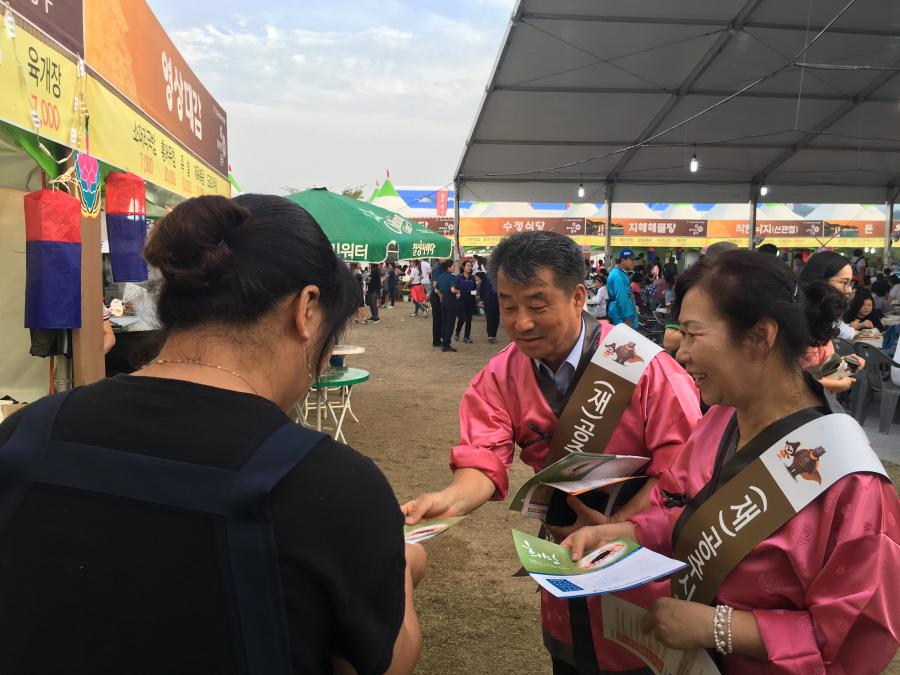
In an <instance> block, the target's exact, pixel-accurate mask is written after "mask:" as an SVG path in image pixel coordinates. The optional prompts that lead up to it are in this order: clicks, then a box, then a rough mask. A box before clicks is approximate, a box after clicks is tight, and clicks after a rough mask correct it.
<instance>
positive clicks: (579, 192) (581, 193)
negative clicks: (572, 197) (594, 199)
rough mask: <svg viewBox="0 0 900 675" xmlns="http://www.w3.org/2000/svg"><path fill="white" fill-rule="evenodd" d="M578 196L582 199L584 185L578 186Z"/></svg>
mask: <svg viewBox="0 0 900 675" xmlns="http://www.w3.org/2000/svg"><path fill="white" fill-rule="evenodd" d="M578 196H579V197H584V185H579V186H578Z"/></svg>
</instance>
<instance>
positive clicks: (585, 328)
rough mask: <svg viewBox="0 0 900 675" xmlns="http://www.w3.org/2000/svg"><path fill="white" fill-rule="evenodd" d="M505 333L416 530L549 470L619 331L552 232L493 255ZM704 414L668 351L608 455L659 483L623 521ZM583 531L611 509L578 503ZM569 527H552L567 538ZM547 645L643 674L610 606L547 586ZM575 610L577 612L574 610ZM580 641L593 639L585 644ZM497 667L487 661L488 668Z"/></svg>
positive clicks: (410, 516)
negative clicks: (585, 382) (600, 357)
mask: <svg viewBox="0 0 900 675" xmlns="http://www.w3.org/2000/svg"><path fill="white" fill-rule="evenodd" d="M491 265H492V268H493V269H492V276H493V278H495V279H496V280H497V290H498V292H499V298H500V311H501V318H502V321H503V325H504V328H505V330H506V332H507V334H508V335H509V336H510V337H511V338H512V339H513V342H514V344H511V345H509V346H508V347H506V348H505V349H504V350H503V351H501V352H500V353H499V354H497V355H496V356H495V357H494V358H492V359H491V360H490V362H489V363H488V364H487V365H486V366H485V367H484V368H483V369H482V370H481V372H479V373H478V374H477V375H476V376H475V377H474V379H473V380H472V381H471V383H470V385H469V387H468V389H467V390H466V392H465V394H464V396H463V399H462V403H461V404H460V441H459V443H458V444H457V446H456V447H455V448H453V450H452V451H451V456H450V466H451V468H452V469H453V471H454V478H453V482H452V483H451V485H450V486H448V487H447V488H445V489H444V490H441V491H440V492H436V493H429V494H425V495H422V496H420V497H419V498H417V499H415V500H413V501H412V502H409V503H408V504H405V505H404V506H403V510H404V512H405V513H406V514H407V523H408V524H414V523H416V522H418V521H419V520H421V519H431V518H442V517H448V516H453V515H463V514H466V513H469V512H471V511H473V510H474V509H476V508H478V507H479V506H481V505H482V504H483V503H485V502H486V501H488V500H491V499H494V500H502V499H505V498H506V497H507V494H508V491H509V478H508V471H509V468H510V466H511V465H512V462H513V459H514V457H515V447H516V446H519V447H520V448H521V449H522V450H521V454H520V458H521V460H522V461H523V462H525V463H526V464H528V465H529V466H531V467H532V468H533V469H534V470H535V471H539V470H541V469H543V468H544V465H545V461H546V459H547V455H548V452H549V444H550V438H551V437H552V435H553V431H554V429H555V428H556V424H557V421H558V416H559V414H560V412H561V411H562V409H563V407H564V405H565V402H566V395H567V394H569V393H571V390H572V389H574V385H575V383H576V382H577V379H578V377H580V372H581V370H582V369H583V366H586V364H587V362H588V361H589V360H590V358H591V356H592V355H593V354H594V352H595V351H596V349H597V346H598V344H599V341H600V340H601V339H602V337H603V336H605V335H606V334H607V333H608V332H609V331H610V330H612V328H613V327H612V326H611V325H609V324H602V325H601V324H598V323H597V320H596V319H594V318H593V317H591V316H590V315H589V314H586V313H583V311H582V310H583V307H584V300H585V288H584V286H583V285H582V283H581V282H582V277H583V268H584V262H583V256H582V253H581V251H580V250H579V247H578V246H577V245H576V244H575V243H574V242H572V240H571V239H569V238H568V237H564V236H562V235H556V234H552V233H547V232H534V233H522V234H516V235H513V236H511V237H508V238H507V239H506V240H504V242H503V243H501V245H500V246H499V247H498V248H497V249H496V250H495V251H494V254H493V255H492V257H491ZM699 419H700V407H699V397H698V394H697V390H696V387H695V386H694V383H693V382H692V381H691V379H690V377H688V375H687V373H685V371H684V369H683V368H681V367H680V366H679V365H678V364H677V363H676V362H675V361H674V360H673V359H672V358H671V357H670V356H669V355H668V354H666V353H664V352H663V353H661V354H659V355H658V356H657V357H656V358H654V359H653V360H652V361H651V362H650V364H649V365H648V367H647V369H646V371H645V373H644V375H643V376H642V378H641V379H640V380H639V381H638V384H637V388H636V389H635V392H634V394H633V396H632V399H631V402H630V404H629V405H628V407H627V408H626V409H625V411H624V413H623V414H622V417H621V419H620V421H619V423H618V425H617V427H616V429H615V431H614V432H613V435H612V437H611V438H610V440H609V443H608V445H607V446H606V448H605V451H606V452H609V453H618V454H628V455H640V456H643V457H647V458H648V460H649V463H648V465H647V468H646V469H645V472H646V474H647V475H648V476H650V480H649V481H648V483H647V484H646V485H645V487H644V488H643V489H642V490H641V491H640V492H638V493H637V494H636V495H635V496H634V497H632V498H631V500H630V501H628V502H627V503H625V504H624V505H621V507H620V508H619V510H618V512H617V514H616V516H617V518H621V519H624V518H625V517H627V516H628V515H630V514H631V513H636V512H638V511H640V510H641V509H643V508H644V507H645V506H646V505H647V504H649V501H648V500H649V495H650V491H651V488H652V485H653V483H655V482H656V479H657V478H658V477H659V476H660V475H661V474H662V473H663V472H664V471H665V470H666V469H667V468H668V466H669V464H670V463H671V462H672V461H673V459H674V458H675V457H676V456H677V455H678V453H679V452H681V450H682V448H683V446H684V443H685V441H686V440H687V438H688V436H689V435H690V433H691V431H692V430H693V428H694V426H695V425H696V424H697V422H698V421H699ZM569 505H570V506H571V507H572V508H573V510H575V511H576V514H577V515H578V520H577V521H576V523H575V526H576V527H577V526H579V525H582V524H585V523H591V522H600V521H598V520H597V518H598V517H599V518H602V516H601V514H599V513H598V512H596V511H592V510H591V509H589V508H587V507H586V506H583V505H582V504H581V502H580V501H578V500H577V499H574V498H571V499H570V500H569ZM569 531H571V528H561V529H560V531H557V530H556V529H555V530H554V533H555V534H557V535H558V536H560V537H561V536H564V535H565V534H568V532H569ZM667 591H668V584H667V583H658V584H651V585H648V586H645V587H642V588H639V589H634V590H632V591H628V592H625V593H623V594H622V596H623V597H625V598H627V599H628V600H630V601H631V602H634V603H637V604H641V605H643V606H649V605H650V603H651V602H652V601H653V600H654V599H655V598H657V597H660V595H664V594H665V593H667ZM541 600H542V602H541V608H542V611H541V613H542V622H543V627H544V643H545V645H546V646H547V648H548V650H549V651H550V653H551V655H552V657H553V661H554V672H555V673H576V672H584V673H599V672H606V671H614V672H620V671H631V670H638V669H642V667H643V663H642V662H641V661H640V660H639V659H637V658H636V657H635V656H634V655H632V654H631V653H630V652H627V651H626V650H624V649H622V648H620V647H618V646H617V645H615V644H613V643H612V642H609V641H607V640H605V639H604V638H603V626H602V623H601V612H600V600H599V598H589V599H588V600H587V601H585V600H584V599H580V600H578V601H573V602H571V603H570V602H569V601H566V600H560V599H557V598H554V597H552V596H551V595H549V594H548V593H546V592H543V591H542V598H541ZM570 608H572V614H571V615H570V611H569V610H570ZM573 630H574V632H575V634H577V635H581V636H583V639H581V640H580V641H579V640H577V639H573ZM489 666H490V664H485V667H486V671H487V670H489Z"/></svg>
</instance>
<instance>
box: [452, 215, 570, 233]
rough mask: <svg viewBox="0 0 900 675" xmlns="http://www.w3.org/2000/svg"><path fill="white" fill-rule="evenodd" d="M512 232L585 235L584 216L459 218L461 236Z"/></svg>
mask: <svg viewBox="0 0 900 675" xmlns="http://www.w3.org/2000/svg"><path fill="white" fill-rule="evenodd" d="M514 232H558V233H560V234H567V235H569V236H578V235H585V234H587V232H586V231H585V219H584V218H522V217H515V218H496V217H491V218H460V219H459V233H460V236H463V237H473V236H475V237H479V236H499V237H505V236H506V235H508V234H513V233H514Z"/></svg>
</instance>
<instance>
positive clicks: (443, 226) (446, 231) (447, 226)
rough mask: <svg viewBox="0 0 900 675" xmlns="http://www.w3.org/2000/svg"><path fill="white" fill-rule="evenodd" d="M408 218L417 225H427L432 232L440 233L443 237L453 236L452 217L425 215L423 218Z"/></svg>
mask: <svg viewBox="0 0 900 675" xmlns="http://www.w3.org/2000/svg"><path fill="white" fill-rule="evenodd" d="M410 220H414V221H415V222H417V223H419V225H423V226H425V227H427V228H428V229H429V230H431V231H432V232H437V233H438V234H442V235H444V236H445V237H450V238H452V237H453V233H454V231H455V228H454V227H453V218H448V217H443V218H442V217H440V216H439V217H437V218H433V217H430V216H429V217H425V218H413V217H410Z"/></svg>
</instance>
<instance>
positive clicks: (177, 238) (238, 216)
mask: <svg viewBox="0 0 900 675" xmlns="http://www.w3.org/2000/svg"><path fill="white" fill-rule="evenodd" d="M251 218H252V216H251V214H250V211H248V210H247V209H245V208H243V207H241V206H238V205H237V204H236V203H235V202H234V201H232V200H231V199H228V198H226V197H215V196H207V197H197V198H196V199H189V200H187V201H186V202H183V203H181V204H179V205H178V206H176V207H175V209H174V210H173V211H172V212H171V213H169V214H168V215H166V216H165V217H164V218H162V219H161V220H160V221H159V222H158V223H157V224H156V226H155V227H154V228H153V234H152V236H151V237H150V240H149V241H148V242H147V246H146V248H145V249H144V257H145V258H146V259H147V262H148V263H150V264H151V265H153V266H154V267H158V268H159V270H160V272H162V275H163V277H164V278H165V280H166V283H167V284H168V285H169V286H170V288H172V289H178V288H182V289H185V290H187V289H198V288H209V287H212V286H216V285H218V284H220V283H222V282H223V281H226V280H228V279H229V278H230V277H231V276H232V275H233V274H234V268H235V260H234V255H235V254H234V251H235V249H236V248H237V244H238V242H239V241H240V238H241V230H242V229H244V228H246V226H247V224H248V223H249V221H250V219H251Z"/></svg>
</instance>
